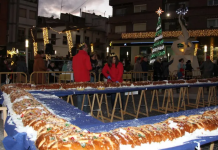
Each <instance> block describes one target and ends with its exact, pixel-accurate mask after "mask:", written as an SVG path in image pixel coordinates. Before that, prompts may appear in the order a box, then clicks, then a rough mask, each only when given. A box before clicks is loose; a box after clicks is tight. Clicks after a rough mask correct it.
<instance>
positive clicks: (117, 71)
mask: <svg viewBox="0 0 218 150" xmlns="http://www.w3.org/2000/svg"><path fill="white" fill-rule="evenodd" d="M102 74H103V75H104V76H105V77H106V78H107V79H108V80H107V82H116V83H122V82H123V64H122V63H121V62H120V61H119V59H118V57H117V56H116V55H111V57H109V59H108V63H107V64H106V65H105V66H104V68H103V69H102ZM115 96H116V94H111V105H112V107H113V106H114V102H115ZM122 97H123V94H122V93H121V98H122ZM122 102H123V101H122Z"/></svg>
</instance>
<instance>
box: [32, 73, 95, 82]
mask: <svg viewBox="0 0 218 150" xmlns="http://www.w3.org/2000/svg"><path fill="white" fill-rule="evenodd" d="M90 78H92V80H93V82H96V75H95V73H94V72H90ZM63 82H64V83H72V82H74V77H73V71H67V72H62V71H37V72H33V73H32V74H31V75H30V83H32V84H50V83H63Z"/></svg>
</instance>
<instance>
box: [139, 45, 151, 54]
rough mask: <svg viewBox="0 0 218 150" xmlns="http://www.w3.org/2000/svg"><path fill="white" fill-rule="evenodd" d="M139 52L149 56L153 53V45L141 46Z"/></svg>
mask: <svg viewBox="0 0 218 150" xmlns="http://www.w3.org/2000/svg"><path fill="white" fill-rule="evenodd" d="M139 54H140V55H142V56H148V55H150V54H151V47H150V46H148V47H140V48H139Z"/></svg>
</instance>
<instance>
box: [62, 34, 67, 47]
mask: <svg viewBox="0 0 218 150" xmlns="http://www.w3.org/2000/svg"><path fill="white" fill-rule="evenodd" d="M63 45H67V36H63Z"/></svg>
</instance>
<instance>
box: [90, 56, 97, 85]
mask: <svg viewBox="0 0 218 150" xmlns="http://www.w3.org/2000/svg"><path fill="white" fill-rule="evenodd" d="M96 57H97V56H96V54H95V53H93V54H91V56H90V61H91V65H92V70H91V71H92V72H94V73H95V77H94V75H93V74H91V82H95V78H96V79H98V68H97V65H98V61H97V58H96Z"/></svg>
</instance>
